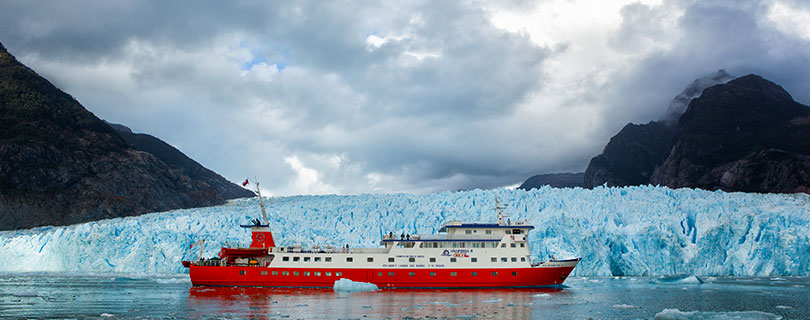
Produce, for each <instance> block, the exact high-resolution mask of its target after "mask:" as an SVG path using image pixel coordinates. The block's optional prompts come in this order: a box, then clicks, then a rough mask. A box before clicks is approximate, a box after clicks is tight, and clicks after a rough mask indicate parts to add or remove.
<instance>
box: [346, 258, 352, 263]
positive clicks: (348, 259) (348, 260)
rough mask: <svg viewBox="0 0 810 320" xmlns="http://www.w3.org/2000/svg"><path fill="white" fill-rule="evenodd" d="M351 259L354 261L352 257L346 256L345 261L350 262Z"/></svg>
mask: <svg viewBox="0 0 810 320" xmlns="http://www.w3.org/2000/svg"><path fill="white" fill-rule="evenodd" d="M352 261H354V258H352V257H346V262H352Z"/></svg>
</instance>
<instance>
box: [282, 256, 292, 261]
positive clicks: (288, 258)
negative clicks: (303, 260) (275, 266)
mask: <svg viewBox="0 0 810 320" xmlns="http://www.w3.org/2000/svg"><path fill="white" fill-rule="evenodd" d="M281 261H290V257H284V258H281Z"/></svg>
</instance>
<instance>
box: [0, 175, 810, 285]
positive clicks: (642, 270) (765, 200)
mask: <svg viewBox="0 0 810 320" xmlns="http://www.w3.org/2000/svg"><path fill="white" fill-rule="evenodd" d="M495 195H497V196H498V197H499V198H500V199H501V201H502V202H503V203H506V204H509V207H508V208H507V209H506V210H505V212H506V213H509V214H511V219H512V220H515V219H529V221H530V222H531V223H533V224H534V226H535V228H536V229H535V230H533V231H532V232H531V233H530V234H529V235H530V241H531V249H532V253H533V255H534V256H535V257H534V259H535V260H545V259H547V258H548V257H550V256H551V255H554V256H555V257H557V258H570V257H582V262H581V263H580V264H579V266H577V268H576V269H575V275H588V276H607V275H672V274H684V273H685V274H697V275H725V276H775V275H810V196H808V195H806V194H795V195H779V194H769V195H763V194H746V193H725V192H709V191H702V190H691V189H677V190H672V189H668V188H663V187H650V186H642V187H626V188H604V187H599V188H595V189H593V190H585V189H579V188H576V189H555V188H548V187H546V188H541V189H534V190H532V191H523V190H508V189H498V190H486V191H483V190H473V191H464V192H444V193H435V194H427V195H411V194H385V195H359V196H296V197H285V198H267V199H266V200H265V204H266V205H267V210H268V215H269V219H270V220H271V221H270V225H271V228H272V229H273V232H274V236H275V239H276V244H278V245H290V244H293V243H302V244H304V245H306V246H309V245H312V244H315V243H317V244H333V245H336V246H342V245H345V244H350V245H352V246H371V247H376V246H377V243H378V241H379V239H380V237H381V235H382V234H387V233H388V232H389V231H392V232H394V233H395V234H399V233H401V232H404V233H410V234H415V233H433V232H435V231H436V230H437V229H438V228H439V227H440V226H441V224H442V223H444V222H445V221H447V220H464V221H484V222H492V221H494V220H495V212H494V210H493V209H492V208H493V207H494V205H495V201H494V198H495ZM260 216H261V210H260V209H259V206H258V204H257V200H256V199H242V200H235V201H232V202H229V203H228V204H226V205H222V206H217V207H207V208H198V209H187V210H176V211H170V212H160V213H152V214H147V215H143V216H139V217H129V218H118V219H111V220H104V221H98V222H91V223H85V224H79V225H72V226H66V227H45V228H36V229H31V230H23V231H6V232H0V271H79V272H88V271H89V272H136V273H137V272H143V273H175V272H183V271H184V268H183V267H182V266H181V264H180V261H181V260H190V259H197V258H199V254H200V251H199V249H198V248H195V249H189V245H190V244H192V243H194V242H196V241H198V240H201V239H205V240H206V244H207V245H206V247H205V251H204V253H203V255H204V256H206V257H211V256H214V255H216V254H217V253H218V251H219V247H220V246H222V245H224V244H225V243H226V242H228V243H230V244H232V245H233V244H240V245H247V244H248V243H249V239H250V236H249V233H248V231H247V230H245V229H242V228H240V227H239V226H238V225H239V224H247V223H248V221H249V220H251V219H253V218H257V217H260Z"/></svg>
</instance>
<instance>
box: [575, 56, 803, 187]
mask: <svg viewBox="0 0 810 320" xmlns="http://www.w3.org/2000/svg"><path fill="white" fill-rule="evenodd" d="M721 71H722V70H721ZM726 78H727V77H726V76H724V75H723V74H721V73H720V72H718V76H717V77H714V79H713V80H707V81H696V82H695V83H693V85H692V86H690V87H691V89H690V88H687V90H685V91H684V93H682V94H681V95H679V96H678V97H676V99H675V100H673V104H670V108H669V109H668V113H667V116H665V117H664V118H662V119H663V120H662V121H652V122H650V123H647V124H643V125H635V124H628V125H627V126H625V127H624V128H623V129H622V130H621V131H620V132H619V133H618V134H617V135H616V136H614V137H613V138H611V139H610V142H609V143H608V144H607V146H605V149H604V151H603V152H602V154H600V155H598V156H596V157H594V158H593V159H591V162H590V163H589V165H588V168H587V169H586V170H585V178H584V183H583V186H585V187H594V186H598V185H602V184H605V183H606V184H607V185H609V186H628V185H642V184H660V185H665V186H668V187H672V188H681V187H689V188H703V189H707V190H717V189H721V190H726V191H744V192H810V187H809V186H810V108H808V107H807V106H805V105H802V104H799V103H797V102H795V101H794V100H793V98H792V97H791V96H790V94H788V93H787V92H786V91H785V90H784V89H783V88H782V87H780V86H779V85H777V84H775V83H773V82H770V81H768V80H765V79H763V78H762V77H760V76H757V75H747V76H744V77H741V78H737V79H735V80H732V81H729V82H724V81H725V80H726ZM712 81H715V82H721V84H717V85H714V86H711V87H708V88H705V89H703V90H701V91H702V94H699V95H694V94H693V93H694V92H696V90H697V89H699V88H700V87H701V86H703V85H704V84H706V83H711V82H712ZM696 88H697V89H696ZM689 96H694V97H695V98H693V99H692V100H690V102H689V103H688V107H687V108H686V110H685V112H683V114H682V115H680V116H678V120H677V122H674V121H672V120H669V119H671V117H673V116H676V115H678V111H677V110H679V109H678V106H677V104H678V103H680V102H682V101H681V100H683V98H684V97H689ZM679 101H680V102H679ZM673 106H674V107H673Z"/></svg>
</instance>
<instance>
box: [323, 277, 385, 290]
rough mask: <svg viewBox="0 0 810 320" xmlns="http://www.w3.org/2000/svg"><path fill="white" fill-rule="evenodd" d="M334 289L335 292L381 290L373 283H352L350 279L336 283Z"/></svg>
mask: <svg viewBox="0 0 810 320" xmlns="http://www.w3.org/2000/svg"><path fill="white" fill-rule="evenodd" d="M332 288H333V289H334V290H335V291H376V290H379V289H380V288H377V286H376V285H375V284H373V283H368V282H359V281H351V280H349V279H340V280H338V281H335V285H334V286H333V287H332Z"/></svg>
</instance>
